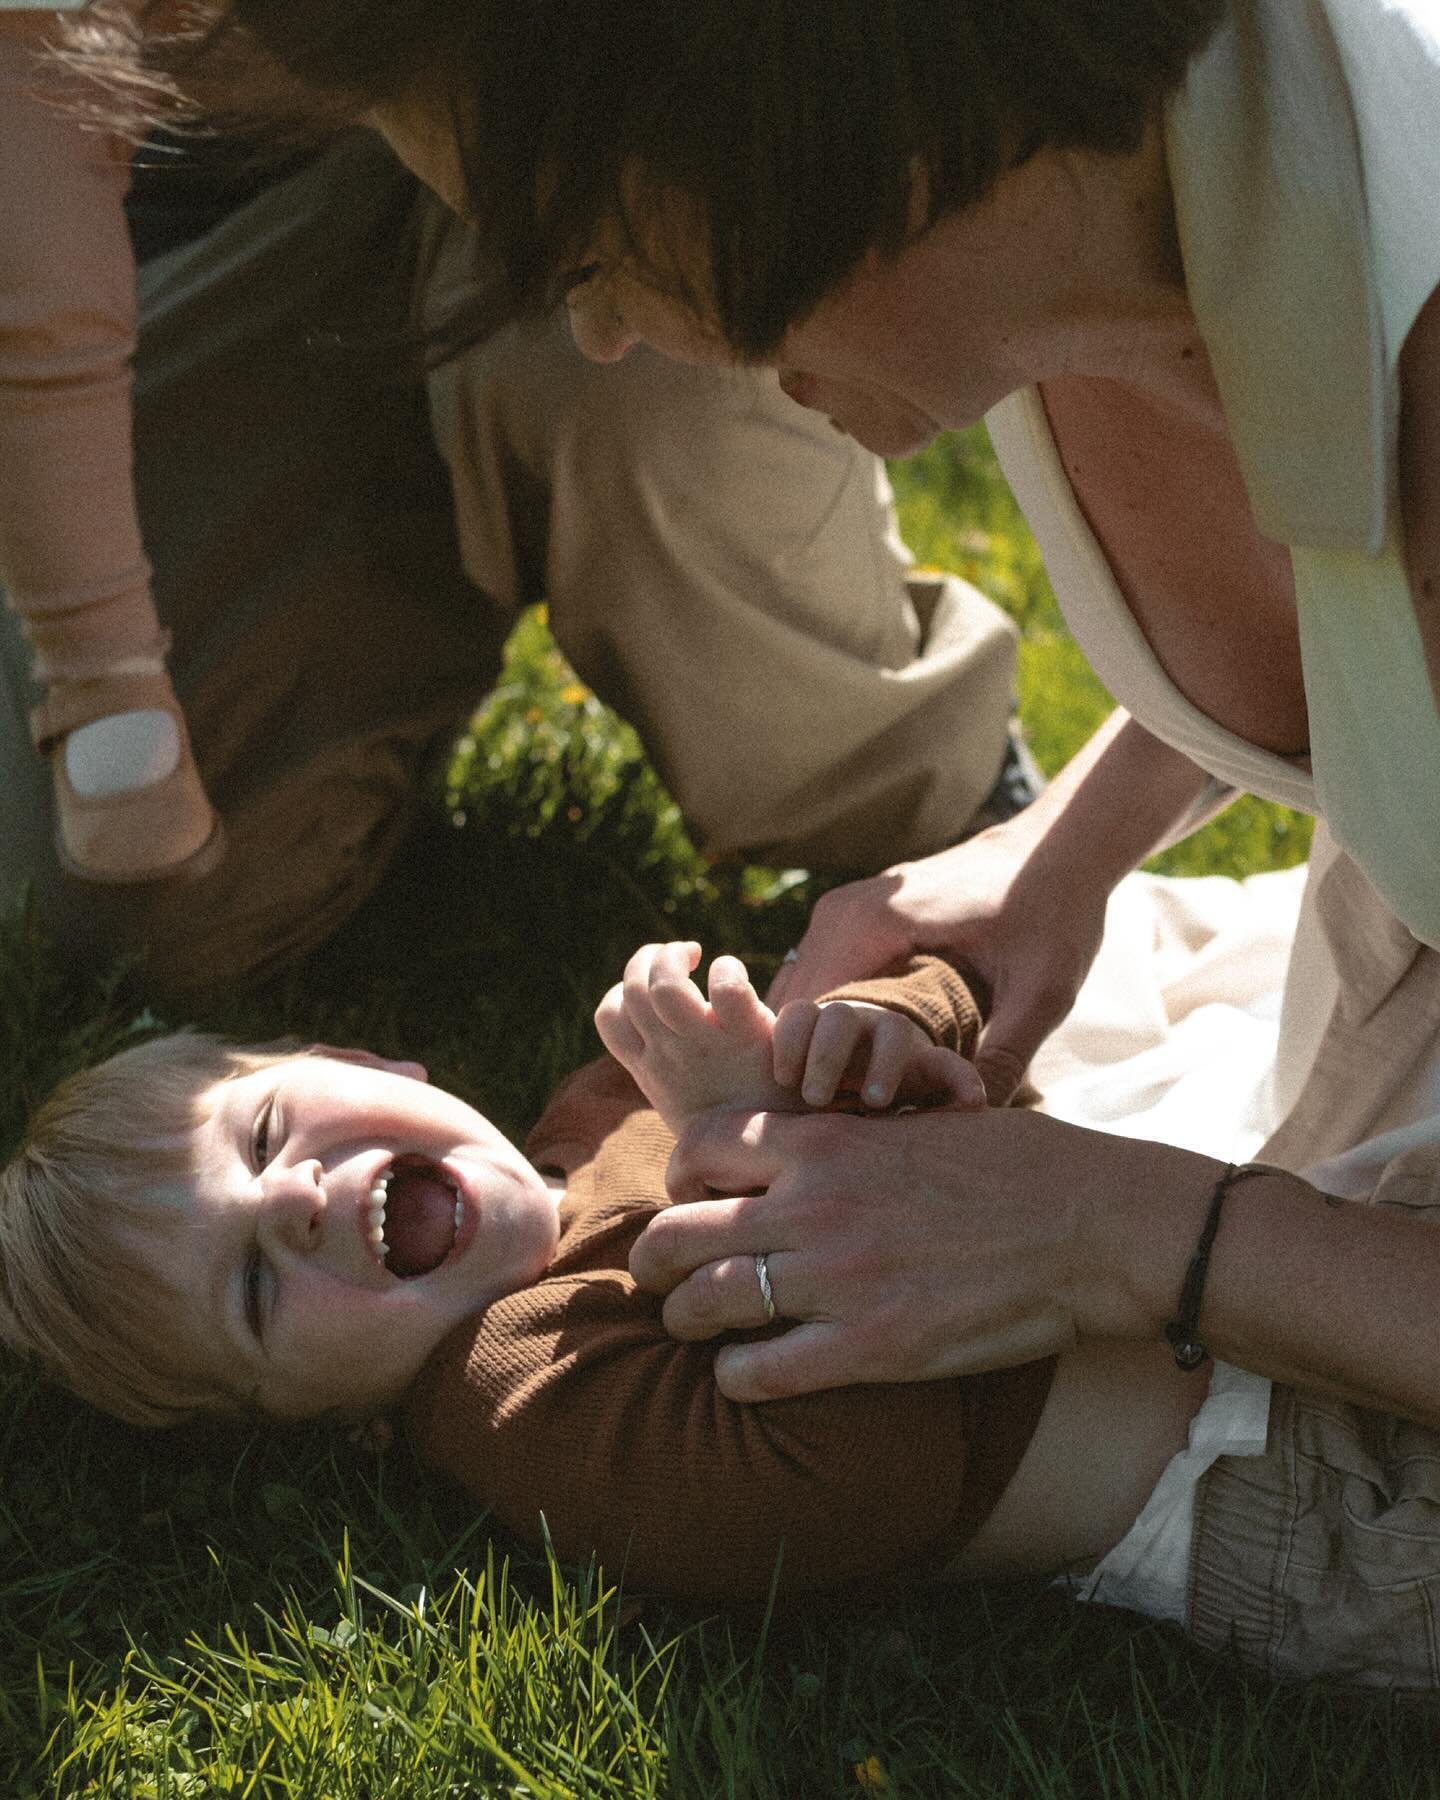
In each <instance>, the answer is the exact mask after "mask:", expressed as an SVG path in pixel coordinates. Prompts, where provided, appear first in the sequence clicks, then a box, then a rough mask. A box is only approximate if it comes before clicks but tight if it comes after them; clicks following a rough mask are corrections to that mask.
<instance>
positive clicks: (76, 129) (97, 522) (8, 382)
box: [0, 12, 159, 678]
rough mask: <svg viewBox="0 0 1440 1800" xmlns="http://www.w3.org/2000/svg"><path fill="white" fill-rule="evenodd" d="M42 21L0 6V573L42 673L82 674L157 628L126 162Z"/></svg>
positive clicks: (144, 643) (135, 648) (152, 639)
mask: <svg viewBox="0 0 1440 1800" xmlns="http://www.w3.org/2000/svg"><path fill="white" fill-rule="evenodd" d="M53 27H54V17H53V15H50V16H46V15H44V14H35V13H26V12H19V13H16V12H0V580H3V582H4V584H5V586H6V587H7V588H8V590H9V593H10V598H11V600H12V602H13V604H14V605H15V606H16V608H17V609H18V610H19V611H20V612H21V613H22V615H24V617H25V619H26V624H27V628H28V629H29V631H30V635H31V637H32V639H33V640H34V641H35V643H36V644H37V647H39V648H40V649H41V650H42V652H43V653H44V655H45V657H46V660H47V663H48V664H49V666H50V668H51V669H52V670H53V672H55V673H56V674H61V675H71V676H74V677H75V678H83V677H84V676H85V675H86V674H87V673H94V672H98V671H99V670H101V669H103V668H105V667H107V666H109V665H111V664H113V663H114V662H116V661H118V660H121V659H123V658H125V657H127V656H136V655H147V656H148V655H154V654H155V653H156V652H157V650H158V648H159V642H158V639H159V628H158V624H157V622H156V618H155V612H154V607H153V604H152V601H151V598H150V588H149V568H148V565H147V563H146V561H145V557H144V552H143V549H142V547H141V541H140V528H139V523H138V519H137V515H136V507H135V494H134V486H133V478H132V468H131V423H130V357H131V354H132V352H133V349H134V344H135V268H134V260H133V257H132V254H131V250H130V241H129V236H128V233H127V230H126V225H125V216H124V206H123V202H124V197H125V191H126V187H127V184H128V180H129V160H128V155H127V153H126V150H125V147H124V146H123V145H121V144H119V143H117V142H115V141H113V140H111V139H109V138H107V137H105V136H104V135H103V134H101V133H99V132H95V131H91V130H89V129H87V128H86V127H85V126H84V125H83V124H82V123H81V122H80V120H79V118H78V116H77V115H76V113H75V112H74V111H73V109H72V110H67V108H66V105H65V101H66V99H67V95H66V93H65V81H66V77H65V76H64V75H63V74H62V73H60V72H58V71H57V70H56V69H55V68H54V67H53V66H52V65H51V63H50V62H49V59H48V58H47V56H46V54H45V46H46V41H47V37H48V36H49V35H52V34H53ZM69 98H72V99H73V96H69Z"/></svg>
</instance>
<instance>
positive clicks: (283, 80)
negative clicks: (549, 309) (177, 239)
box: [161, 0, 1226, 356]
mask: <svg viewBox="0 0 1440 1800" xmlns="http://www.w3.org/2000/svg"><path fill="white" fill-rule="evenodd" d="M171 4H172V6H173V0H171ZM1225 5H1226V0H404V3H403V4H397V3H396V0H208V4H202V5H201V6H199V7H198V8H196V9H195V16H196V17H197V18H198V19H199V20H200V21H201V24H200V26H199V28H197V29H195V30H192V31H190V32H188V33H184V32H182V33H181V34H179V35H178V36H175V37H172V38H171V39H170V40H169V42H168V44H167V43H166V42H165V41H164V40H162V41H161V42H162V52H163V56H164V60H165V62H166V64H167V67H168V68H169V70H170V72H171V74H172V77H173V79H174V80H175V81H176V82H177V83H178V85H179V87H180V89H181V90H182V91H185V92H189V93H191V94H193V95H194V96H195V97H196V98H197V99H198V100H199V101H200V102H201V103H202V104H204V105H206V106H208V107H210V108H212V109H213V108H214V107H215V106H216V104H217V100H218V101H223V102H224V106H225V110H227V111H230V112H237V111H238V112H242V113H243V112H246V111H252V112H253V111H257V110H259V111H265V110H268V109H274V108H276V107H279V108H281V109H283V110H285V111H287V112H288V113H290V114H291V115H293V114H294V113H296V112H300V113H304V112H305V111H306V110H307V108H308V109H311V110H313V112H314V114H315V115H316V116H319V117H325V118H339V117H346V116H348V117H351V118H354V117H358V116H360V115H361V114H363V113H364V112H365V111H367V110H368V109H369V108H370V107H372V106H374V105H376V104H377V103H384V102H387V101H395V100H398V99H402V98H413V97H415V96H417V95H418V96H424V97H425V98H426V99H428V100H433V103H434V104H435V105H436V107H437V108H439V109H441V110H442V111H448V113H449V115H450V117H451V118H452V119H453V121H454V124H455V126H456V129H457V132H458V134H459V140H460V146H461V164H462V169H463V172H464V176H465V181H466V185H467V189H468V195H469V201H470V207H471V210H472V211H473V213H474V215H475V218H476V220H477V222H478V224H479V226H480V229H481V234H482V238H483V240H484V244H485V248H486V251H487V253H488V255H489V256H490V257H492V258H493V259H494V262H495V265H496V266H497V267H498V268H499V269H500V270H501V271H502V273H503V277H504V281H505V284H506V289H507V298H508V302H509V304H510V305H512V306H513V307H514V308H515V309H517V310H521V309H532V308H535V307H537V306H541V305H544V304H547V303H550V302H553V300H554V299H555V297H556V295H557V293H558V291H559V288H560V285H561V283H562V282H563V278H564V276H565V273H566V271H567V270H568V269H570V268H572V267H574V266H575V265H576V264H577V263H579V262H581V261H582V260H583V259H584V258H585V257H586V255H587V253H588V251H589V249H590V247H591V246H592V244H593V242H594V240H595V234H596V231H597V228H599V227H601V226H606V225H608V226H610V227H612V228H613V227H614V226H615V225H616V224H617V223H618V225H619V226H620V228H621V230H622V231H623V232H624V233H625V235H626V236H627V237H628V239H629V241H630V246H631V249H632V251H633V253H634V254H636V255H637V256H638V257H639V258H640V260H641V262H642V263H643V264H644V265H645V266H646V267H647V268H648V269H649V270H650V271H651V273H653V274H654V275H655V276H656V277H658V278H659V279H661V280H663V281H664V282H665V283H666V285H668V286H670V287H672V288H674V287H678V288H679V289H680V291H682V292H683V293H685V294H686V295H687V296H688V297H689V298H691V299H692V300H697V299H699V300H703V302H704V304H705V308H706V310H707V312H709V313H710V314H711V315H712V316H713V317H714V318H715V320H716V321H717V323H718V324H719V326H720V328H721V330H722V331H723V332H724V334H725V336H726V338H727V339H728V340H729V341H730V343H731V344H732V346H733V347H734V348H735V349H736V350H737V351H738V352H739V353H741V354H742V355H747V356H763V355H765V354H767V353H768V352H770V351H771V350H773V349H774V347H775V346H776V344H777V343H778V342H779V339H780V338H781V336H782V335H783V334H784V332H785V330H786V329H787V328H788V327H789V326H790V325H792V324H794V323H796V322H797V321H798V320H800V319H802V318H804V317H805V316H806V314H807V313H809V312H810V311H811V310H812V309H813V307H814V306H815V305H816V303H817V302H818V301H819V300H820V299H821V298H822V296H823V295H825V294H826V293H827V292H829V291H830V290H831V289H832V288H834V287H835V286H836V285H837V284H838V283H839V282H841V281H842V280H843V279H844V277H845V276H846V275H847V274H849V273H850V272H851V271H852V270H853V269H854V268H855V266H856V265H857V264H858V263H859V261H860V260H861V258H862V257H863V256H864V255H865V253H866V252H867V250H869V249H871V248H872V247H874V248H878V249H879V250H880V251H882V252H890V253H893V252H894V251H896V250H898V249H899V248H900V246H901V244H902V243H903V241H904V239H905V237H906V236H907V233H908V231H909V230H910V229H911V227H912V224H913V221H911V219H910V207H911V194H912V187H913V178H914V175H915V173H916V171H917V170H919V169H923V170H924V172H925V173H926V175H927V177H928V184H929V186H928V192H929V219H930V221H933V220H934V219H936V218H938V217H940V216H941V215H943V214H945V213H948V212H951V211H953V210H956V209H958V208H960V207H964V206H967V205H970V204H972V203H973V202H975V201H977V200H979V199H982V198H983V197H984V196H985V195H986V194H987V193H988V192H989V190H990V189H991V187H992V186H993V185H994V183H995V182H996V180H997V179H998V178H999V177H1000V176H1001V175H1002V174H1003V173H1005V171H1006V170H1008V169H1010V168H1013V167H1015V166H1017V165H1018V164H1020V163H1022V162H1024V161H1025V160H1026V159H1027V158H1029V157H1030V156H1032V155H1034V154H1035V153H1036V152H1037V151H1039V150H1041V149H1044V148H1053V149H1060V150H1090V151H1098V152H1102V153H1103V152H1113V153H1122V152H1126V151H1131V150H1134V149H1135V148H1136V147H1137V146H1138V144H1139V143H1140V140H1141V137H1142V134H1143V132H1144V129H1145V126H1146V124H1147V122H1148V121H1149V120H1150V119H1151V118H1152V117H1153V115H1154V113H1155V110H1156V108H1157V107H1158V105H1159V103H1160V101H1161V100H1163V98H1164V97H1165V96H1166V95H1167V94H1168V93H1170V92H1171V91H1172V90H1173V89H1174V88H1175V87H1176V86H1178V84H1179V83H1180V81H1181V79H1182V78H1183V75H1184V72H1185V68H1186V65H1187V64H1188V63H1189V61H1190V59H1191V58H1192V57H1193V56H1194V55H1195V54H1196V52H1197V51H1198V50H1199V49H1200V48H1201V47H1202V45H1203V44H1204V43H1205V41H1206V40H1207V38H1208V37H1209V35H1210V33H1211V32H1212V30H1213V29H1214V28H1215V26H1216V25H1217V24H1218V22H1219V20H1220V18H1221V17H1222V16H1223V13H1224V10H1225ZM677 201H678V204H677ZM697 220H698V221H699V222H700V229H701V231H702V234H703V235H702V240H701V244H700V246H699V247H700V249H701V250H702V252H706V253H708V259H706V260H702V264H701V268H700V270H699V271H696V269H695V267H694V263H695V249H696V246H695V244H694V243H693V241H692V242H689V243H686V242H684V241H683V238H684V236H685V235H687V234H685V233H684V232H677V231H676V230H675V229H674V227H676V226H677V225H680V224H682V223H683V222H685V221H689V222H690V227H691V230H690V233H689V234H688V235H690V236H692V237H693V229H694V222H695V221H697ZM697 288H698V289H700V290H701V292H699V293H697V292H696V290H697Z"/></svg>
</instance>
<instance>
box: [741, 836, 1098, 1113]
mask: <svg viewBox="0 0 1440 1800" xmlns="http://www.w3.org/2000/svg"><path fill="white" fill-rule="evenodd" d="M1036 848H1037V845H1036V834H1035V831H1034V830H1033V829H1032V827H1031V823H1030V821H1029V820H1027V819H1026V818H1025V816H1024V815H1023V814H1022V815H1021V816H1020V817H1019V818H1017V819H1014V820H1010V821H1008V822H1007V823H1006V824H1004V825H997V826H994V827H992V828H991V829H990V830H989V831H983V832H981V833H980V834H979V836H978V837H974V838H971V839H970V840H969V841H968V842H967V843H964V844H957V845H956V846H955V847H954V848H953V849H950V850H942V851H941V852H940V853H939V854H938V855H936V856H930V857H926V858H925V859H924V860H923V861H919V862H911V863H901V864H899V865H897V866H896V867H895V868H893V869H890V870H887V871H886V873H885V874H883V875H877V876H874V877H873V878H871V879H870V880H868V881H856V882H852V883H850V884H849V886H847V887H842V888H834V889H832V890H831V891H830V893H828V894H825V895H823V896H822V897H821V899H820V900H819V902H818V903H817V905H816V907H815V911H814V913H813V915H812V916H811V921H810V926H809V929H808V930H807V931H806V933H805V935H804V937H803V938H802V939H801V940H800V943H799V945H798V946H797V949H796V957H795V960H794V961H793V962H790V963H787V964H786V965H785V967H784V968H783V969H782V970H781V972H780V975H779V976H778V977H777V979H776V982H775V984H774V985H773V987H772V988H771V990H770V995H769V999H770V1003H771V1004H772V1005H777V1004H781V1003H789V1002H791V1001H793V1000H795V999H797V998H814V997H816V996H818V995H820V994H823V993H825V992H826V991H827V990H829V989H831V988H835V987H838V986H840V985H841V984H842V983H843V982H845V981H848V980H852V979H854V978H856V977H859V976H865V975H873V974H877V973H879V972H880V971H881V970H884V969H886V968H889V967H890V966H892V965H893V964H895V963H898V962H902V961H904V960H905V959H906V958H907V957H910V956H913V955H915V954H917V953H920V952H926V951H928V952H930V953H931V954H933V955H937V956H943V957H945V958H946V959H947V960H948V961H950V962H952V963H954V964H956V966H957V967H959V968H961V969H962V970H963V971H964V972H965V974H966V975H967V977H970V976H976V977H978V978H979V980H978V983H976V984H975V985H977V986H978V987H979V988H980V989H981V990H982V992H983V993H984V994H986V995H988V997H989V1000H990V1005H989V1008H988V1018H987V1022H986V1025H985V1029H984V1031H983V1032H982V1034H981V1038H980V1043H979V1048H978V1051H977V1054H976V1058H975V1064H976V1067H977V1068H978V1070H979V1071H980V1076H981V1079H982V1080H983V1082H984V1083H985V1092H986V1094H987V1096H988V1098H989V1100H990V1102H991V1104H992V1105H996V1106H1003V1105H1004V1104H1005V1103H1006V1102H1007V1101H1008V1100H1009V1099H1010V1098H1011V1096H1012V1095H1013V1094H1014V1092H1015V1089H1016V1088H1017V1087H1018V1086H1019V1084H1020V1082H1021V1080H1022V1078H1023V1076H1024V1074H1025V1070H1026V1069H1027V1067H1028V1066H1029V1064H1030V1059H1031V1058H1032V1057H1033V1056H1034V1054H1035V1052H1036V1051H1037V1050H1038V1049H1039V1048H1040V1045H1041V1044H1042V1043H1043V1042H1044V1041H1045V1039H1046V1038H1047V1037H1048V1036H1049V1035H1050V1033H1051V1032H1052V1031H1053V1030H1054V1029H1055V1027H1056V1026H1057V1025H1059V1024H1060V1022H1061V1020H1062V1019H1064V1017H1065V1015H1066V1014H1067V1013H1068V1012H1069V1011H1070V1008H1071V1007H1072V1006H1073V1005H1074V1004H1075V996H1076V994H1077V993H1079V991H1080V984H1081V982H1082V981H1084V979H1085V976H1086V973H1087V971H1088V970H1089V968H1090V965H1091V963H1092V962H1093V961H1094V960H1095V954H1096V952H1097V951H1098V950H1099V948H1100V940H1101V937H1102V936H1103V934H1104V930H1105V903H1106V901H1107V900H1108V898H1109V887H1108V886H1107V885H1104V884H1103V883H1097V882H1094V881H1091V880H1089V879H1088V878H1087V872H1086V871H1085V870H1084V869H1083V868H1081V869H1075V870H1073V871H1071V872H1070V874H1069V878H1068V879H1067V878H1066V872H1065V871H1063V870H1060V869H1057V868H1054V867H1053V866H1052V865H1051V862H1050V859H1048V858H1045V857H1038V858H1037V857H1036V855H1035V851H1036ZM982 1005H983V999H982Z"/></svg>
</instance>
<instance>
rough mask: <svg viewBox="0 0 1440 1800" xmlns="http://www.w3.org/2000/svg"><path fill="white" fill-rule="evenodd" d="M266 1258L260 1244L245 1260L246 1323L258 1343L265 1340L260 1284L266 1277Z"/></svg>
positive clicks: (252, 1249)
mask: <svg viewBox="0 0 1440 1800" xmlns="http://www.w3.org/2000/svg"><path fill="white" fill-rule="evenodd" d="M264 1261H265V1259H264V1257H263V1256H262V1255H261V1252H260V1246H259V1245H258V1244H256V1245H254V1246H252V1248H251V1251H250V1254H249V1255H248V1256H247V1257H246V1259H245V1274H244V1291H245V1323H246V1324H247V1325H248V1326H249V1327H250V1329H251V1331H252V1332H253V1333H254V1335H255V1340H256V1342H257V1343H258V1342H260V1341H261V1340H262V1338H263V1335H264V1334H263V1332H262V1330H261V1322H260V1282H261V1278H262V1277H263V1275H264V1272H265V1271H264Z"/></svg>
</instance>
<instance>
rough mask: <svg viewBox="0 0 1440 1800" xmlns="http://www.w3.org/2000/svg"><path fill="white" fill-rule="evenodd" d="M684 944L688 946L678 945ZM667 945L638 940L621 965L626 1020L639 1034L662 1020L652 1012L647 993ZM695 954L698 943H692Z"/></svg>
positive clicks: (662, 1022)
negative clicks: (643, 942) (630, 955)
mask: <svg viewBox="0 0 1440 1800" xmlns="http://www.w3.org/2000/svg"><path fill="white" fill-rule="evenodd" d="M681 948H688V946H681ZM669 949H671V946H670V945H669V944H642V945H641V946H640V948H639V949H638V950H637V951H636V952H635V954H634V955H633V956H632V957H631V958H630V960H629V962H627V963H626V965H625V974H624V977H623V978H622V981H621V985H622V987H623V988H624V990H625V1010H626V1012H627V1014H628V1015H629V1018H630V1023H631V1024H632V1025H633V1026H634V1027H635V1029H636V1030H637V1031H639V1032H640V1034H641V1035H642V1036H644V1035H645V1033H646V1032H654V1031H656V1030H658V1029H660V1028H661V1027H662V1026H663V1024H664V1021H663V1020H662V1019H659V1018H658V1017H657V1016H656V1012H655V1005H654V1001H653V999H652V997H651V981H652V978H653V976H654V973H655V966H656V962H657V959H659V958H661V957H662V956H663V954H664V953H665V952H666V951H668V950H669ZM695 953H696V956H697V958H698V956H699V946H698V945H696V946H695Z"/></svg>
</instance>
